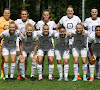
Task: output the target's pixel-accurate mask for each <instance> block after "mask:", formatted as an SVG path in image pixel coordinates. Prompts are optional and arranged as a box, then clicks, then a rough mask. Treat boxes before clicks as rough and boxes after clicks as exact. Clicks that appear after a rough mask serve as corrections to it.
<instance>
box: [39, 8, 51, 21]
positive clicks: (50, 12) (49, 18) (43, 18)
mask: <svg viewBox="0 0 100 90" xmlns="http://www.w3.org/2000/svg"><path fill="white" fill-rule="evenodd" d="M44 12H49V15H50V17H49V19H50V21H52V16H51V12H50V10H48V9H46V10H44V11H43V13H44ZM43 13H42V18H41V20H44V18H43Z"/></svg>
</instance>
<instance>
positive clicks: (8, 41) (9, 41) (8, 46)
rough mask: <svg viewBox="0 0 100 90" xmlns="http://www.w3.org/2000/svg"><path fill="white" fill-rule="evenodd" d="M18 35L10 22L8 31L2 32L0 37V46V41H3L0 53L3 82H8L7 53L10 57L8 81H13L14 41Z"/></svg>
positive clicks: (15, 27)
mask: <svg viewBox="0 0 100 90" xmlns="http://www.w3.org/2000/svg"><path fill="white" fill-rule="evenodd" d="M19 35H20V31H19V30H17V26H16V24H15V23H14V22H13V21H12V22H11V23H10V24H9V29H8V30H6V31H4V32H2V33H1V35H0V44H1V40H2V39H4V41H3V44H2V51H3V57H4V74H5V81H8V78H9V77H8V70H9V68H8V67H9V66H8V60H9V53H10V55H11V69H10V70H11V75H10V81H13V80H14V79H13V76H14V71H15V57H16V39H17V37H18V36H19Z"/></svg>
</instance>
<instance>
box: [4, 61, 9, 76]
mask: <svg viewBox="0 0 100 90" xmlns="http://www.w3.org/2000/svg"><path fill="white" fill-rule="evenodd" d="M8 70H9V67H8V63H4V73H5V78H8Z"/></svg>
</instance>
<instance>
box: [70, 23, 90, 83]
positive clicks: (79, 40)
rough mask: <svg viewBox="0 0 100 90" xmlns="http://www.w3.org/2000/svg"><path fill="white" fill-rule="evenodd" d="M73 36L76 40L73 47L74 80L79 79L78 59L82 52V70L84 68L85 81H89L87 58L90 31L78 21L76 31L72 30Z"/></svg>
mask: <svg viewBox="0 0 100 90" xmlns="http://www.w3.org/2000/svg"><path fill="white" fill-rule="evenodd" d="M71 36H72V37H74V42H73V48H72V54H73V58H74V65H73V67H74V75H75V77H74V79H73V81H77V80H78V77H77V73H78V59H79V54H81V58H82V63H83V65H82V70H83V81H87V78H86V74H87V63H86V58H87V48H86V45H87V37H88V36H89V33H88V31H85V30H84V27H83V25H82V24H81V23H78V24H77V25H76V31H72V32H71Z"/></svg>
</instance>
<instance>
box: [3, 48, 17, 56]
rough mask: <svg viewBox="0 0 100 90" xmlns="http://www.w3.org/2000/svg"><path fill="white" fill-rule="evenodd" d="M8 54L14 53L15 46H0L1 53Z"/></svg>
mask: <svg viewBox="0 0 100 90" xmlns="http://www.w3.org/2000/svg"><path fill="white" fill-rule="evenodd" d="M9 53H10V54H15V55H16V48H15V47H11V48H7V47H4V46H3V47H2V54H3V56H4V55H9Z"/></svg>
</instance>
